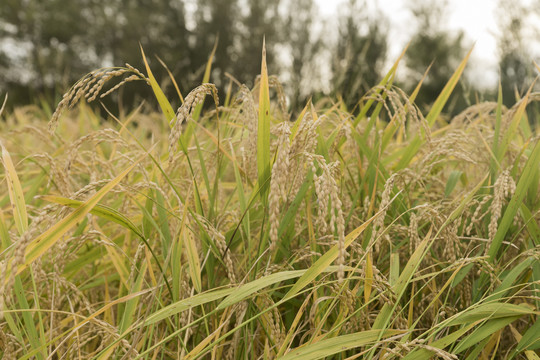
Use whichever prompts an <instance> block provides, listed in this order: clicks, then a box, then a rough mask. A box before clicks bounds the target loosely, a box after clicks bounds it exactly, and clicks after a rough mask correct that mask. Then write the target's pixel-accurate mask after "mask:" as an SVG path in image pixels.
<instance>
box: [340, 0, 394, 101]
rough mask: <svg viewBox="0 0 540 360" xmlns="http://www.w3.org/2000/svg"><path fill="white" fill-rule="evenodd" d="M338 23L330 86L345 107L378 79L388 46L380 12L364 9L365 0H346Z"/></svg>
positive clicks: (357, 98) (384, 25) (383, 21)
mask: <svg viewBox="0 0 540 360" xmlns="http://www.w3.org/2000/svg"><path fill="white" fill-rule="evenodd" d="M339 23H340V25H339V28H338V31H339V36H338V41H337V45H336V50H335V52H334V57H333V59H332V73H333V81H332V82H333V88H334V89H336V91H337V92H338V93H339V94H340V95H341V96H342V97H343V100H344V101H345V103H346V104H347V105H348V106H354V105H355V104H356V102H357V101H358V100H359V99H360V97H361V96H362V95H363V94H364V93H365V92H367V91H368V90H369V89H370V88H371V87H373V86H374V85H376V84H377V83H378V81H379V80H380V77H381V71H382V66H383V65H384V61H385V59H386V52H387V48H388V46H387V39H386V38H387V25H386V20H385V19H384V17H383V16H382V14H381V13H380V12H379V13H377V14H376V15H373V14H370V13H369V12H368V8H367V4H366V1H365V0H363V1H361V2H359V1H358V0H349V2H348V3H347V4H346V5H345V7H344V11H343V13H341V14H340V15H339Z"/></svg>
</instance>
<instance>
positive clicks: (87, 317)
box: [0, 50, 540, 360]
mask: <svg viewBox="0 0 540 360" xmlns="http://www.w3.org/2000/svg"><path fill="white" fill-rule="evenodd" d="M469 54H470V53H469ZM468 56H469V55H467V57H466V58H465V59H463V61H462V63H461V64H460V65H459V67H458V68H457V69H455V72H454V73H453V74H452V75H451V78H450V80H449V82H448V83H447V85H446V87H445V88H444V90H443V91H442V93H441V94H439V96H438V98H437V100H436V101H435V103H434V104H433V105H432V106H431V107H430V108H429V109H427V110H426V109H419V108H418V107H417V106H415V104H414V100H415V97H416V96H417V94H418V93H419V92H420V91H422V87H421V85H422V84H421V83H420V84H418V87H417V88H416V90H415V91H414V92H413V93H412V94H405V93H404V92H403V91H402V90H401V89H399V88H397V87H396V86H394V85H393V83H394V80H395V75H396V70H397V69H398V67H399V60H398V61H397V62H396V63H395V64H394V66H393V67H392V68H391V69H390V70H389V72H388V73H387V75H386V76H385V77H384V78H383V79H382V81H381V82H380V84H379V85H378V86H376V87H374V88H373V89H372V90H371V91H369V92H368V93H367V94H365V95H364V96H363V97H361V98H360V95H359V102H358V105H357V106H356V107H354V108H349V109H347V108H346V107H345V105H344V104H343V102H342V101H340V99H339V98H337V99H323V100H321V101H317V102H313V103H312V102H311V101H309V102H308V103H306V104H305V107H304V108H303V111H301V112H298V113H289V112H288V109H287V106H286V103H285V95H284V90H283V86H286V84H284V85H281V84H280V83H279V81H278V80H277V77H275V76H269V74H268V73H267V67H266V59H265V53H264V50H263V57H262V59H263V60H262V64H261V74H260V76H259V77H258V78H257V80H256V82H255V85H254V87H253V88H248V87H246V86H245V85H240V84H237V83H235V82H234V81H232V80H231V82H230V84H229V85H228V86H226V88H225V91H221V92H218V90H217V88H216V86H215V85H213V84H212V83H210V72H211V64H212V56H210V59H209V61H208V64H207V67H206V72H205V74H204V79H203V80H202V82H201V85H200V86H198V87H197V88H195V89H193V90H192V91H191V92H189V93H187V94H180V91H178V92H177V94H178V97H177V98H175V99H168V98H167V97H166V96H165V95H164V92H163V91H162V90H161V88H160V85H159V82H160V81H163V80H164V79H155V78H154V76H153V75H152V72H151V68H150V66H149V65H148V63H147V62H146V59H145V58H144V54H143V59H144V63H145V65H146V66H145V68H141V69H135V68H134V67H131V66H129V65H126V66H125V67H118V68H104V69H100V70H96V71H94V72H92V73H90V74H88V75H87V76H85V77H83V78H82V79H81V80H80V81H79V82H78V83H76V84H74V85H73V87H72V88H71V89H68V91H67V93H66V95H65V96H64V97H63V98H62V100H61V101H60V103H59V104H58V107H57V108H56V109H49V108H47V107H46V106H35V105H32V106H27V107H19V108H15V109H14V110H13V111H9V112H8V111H3V112H2V115H1V120H2V121H0V140H1V150H2V154H1V158H2V166H0V189H1V192H0V280H1V282H0V357H1V358H2V359H39V360H45V359H152V360H153V359H180V358H181V359H283V360H285V359H299V360H301V359H305V360H313V359H366V360H367V359H369V360H372V359H373V360H383V359H385V360H390V359H406V360H422V359H426V360H428V359H445V360H450V359H486V360H487V359H527V360H534V359H539V355H540V352H539V349H540V321H538V315H539V314H540V312H539V311H540V192H539V186H540V141H539V140H540V126H538V124H539V120H538V119H532V118H531V115H530V114H531V112H530V111H528V110H529V108H530V105H531V103H534V102H536V101H538V100H539V99H540V94H538V93H534V92H533V91H532V90H529V92H527V93H526V94H525V95H524V96H522V97H521V98H520V99H519V100H518V101H516V103H515V105H514V106H512V107H511V108H506V107H505V106H503V105H502V95H499V101H497V102H479V103H477V104H475V105H472V106H470V107H469V108H467V109H466V110H465V111H463V112H462V113H460V114H459V115H457V116H455V117H453V118H450V117H449V116H448V115H446V114H445V105H446V104H447V102H448V101H449V99H451V97H452V92H453V90H454V89H455V87H456V86H459V85H458V82H459V79H460V77H461V75H462V73H463V70H464V69H465V66H466V63H467V60H468ZM400 59H401V58H400ZM165 80H168V81H172V83H173V85H175V84H176V83H175V82H174V79H172V76H171V79H165ZM131 81H139V82H146V83H147V85H148V86H149V87H151V89H152V92H153V96H154V98H153V99H149V100H152V101H155V100H157V104H159V107H156V108H154V109H153V110H150V109H149V106H148V105H142V106H141V107H135V108H130V109H122V111H120V112H119V114H117V113H118V111H116V110H115V111H112V110H111V109H106V110H104V107H102V106H101V105H100V104H99V100H100V99H101V98H102V97H106V96H109V95H110V93H112V92H115V91H116V90H117V89H118V87H120V86H130V84H129V82H131ZM176 89H178V87H177V88H176ZM499 94H500V93H499ZM3 97H4V95H2V98H3ZM150 103H151V102H150ZM171 103H178V104H180V105H179V108H178V109H177V110H175V109H174V108H173V106H172V105H171ZM175 107H176V106H175ZM105 111H108V115H107V114H105V116H103V115H102V114H103V113H105ZM100 114H101V115H100Z"/></svg>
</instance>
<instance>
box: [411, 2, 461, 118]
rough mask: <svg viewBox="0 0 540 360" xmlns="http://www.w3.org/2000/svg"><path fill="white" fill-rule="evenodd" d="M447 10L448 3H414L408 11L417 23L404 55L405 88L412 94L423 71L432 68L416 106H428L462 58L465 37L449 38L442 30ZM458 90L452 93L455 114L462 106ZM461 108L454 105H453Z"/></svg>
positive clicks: (450, 35)
mask: <svg viewBox="0 0 540 360" xmlns="http://www.w3.org/2000/svg"><path fill="white" fill-rule="evenodd" d="M447 8H448V4H447V2H436V1H433V0H432V1H431V2H426V1H415V2H413V3H412V5H411V7H410V9H411V11H412V13H413V15H414V16H415V18H416V20H417V26H418V29H417V32H416V35H415V36H414V37H413V38H412V40H411V43H410V45H409V48H408V50H407V52H406V54H405V64H406V66H407V68H408V70H409V72H410V75H409V76H408V78H409V81H408V83H407V84H406V86H407V87H408V89H409V90H412V89H413V88H414V87H415V86H416V85H417V84H418V83H419V82H420V80H421V79H422V76H423V75H424V73H425V71H426V70H427V69H428V67H429V66H430V64H432V66H431V68H430V70H429V72H428V74H427V77H426V78H425V80H424V82H423V84H422V89H421V90H420V93H419V94H418V97H417V98H416V103H417V104H418V105H420V106H421V107H422V106H430V105H431V104H432V103H433V102H434V101H435V99H437V97H438V96H439V94H440V93H441V92H442V89H443V88H444V86H445V85H446V83H447V82H448V80H449V79H450V77H451V76H452V74H453V73H454V71H455V69H456V68H457V67H458V66H459V64H460V62H461V61H462V60H463V58H464V57H465V48H464V44H463V43H464V34H463V32H462V31H460V32H457V33H456V34H453V35H452V34H450V33H448V32H446V31H444V30H443V28H442V24H444V20H445V19H444V18H443V15H444V14H446V13H447V12H448V11H447ZM460 93H461V87H459V86H457V87H456V88H455V90H454V95H453V99H454V104H453V106H450V111H458V110H459V109H461V108H463V107H464V106H465V102H464V99H463V96H462V95H463V94H460ZM458 100H459V101H460V104H456V101H458Z"/></svg>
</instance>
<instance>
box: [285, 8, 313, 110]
mask: <svg viewBox="0 0 540 360" xmlns="http://www.w3.org/2000/svg"><path fill="white" fill-rule="evenodd" d="M287 14H288V15H287V17H286V24H285V27H284V34H283V35H284V39H283V43H284V45H285V46H286V48H287V51H288V52H289V54H290V58H291V62H290V67H289V72H290V77H289V79H288V81H287V87H288V88H289V89H290V91H289V93H290V100H291V101H290V102H291V104H290V106H291V108H292V109H295V110H298V108H299V107H300V106H302V105H303V104H304V103H305V101H306V100H307V99H306V96H308V94H312V93H313V91H314V90H315V91H317V90H319V89H320V86H321V84H320V83H318V82H319V81H320V76H319V74H318V69H317V66H316V61H315V60H316V58H317V56H318V55H319V52H320V50H321V46H322V40H321V38H320V37H319V36H318V34H317V32H316V30H317V29H315V28H314V23H313V19H315V18H316V17H317V7H316V5H315V3H314V2H313V0H297V1H295V0H289V2H288V4H287Z"/></svg>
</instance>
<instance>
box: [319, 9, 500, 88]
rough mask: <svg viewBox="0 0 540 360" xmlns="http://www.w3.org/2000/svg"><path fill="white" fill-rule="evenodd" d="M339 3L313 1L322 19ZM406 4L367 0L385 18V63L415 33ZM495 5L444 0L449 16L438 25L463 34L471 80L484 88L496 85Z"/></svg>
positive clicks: (394, 56) (397, 52)
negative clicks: (386, 47) (387, 42)
mask: <svg viewBox="0 0 540 360" xmlns="http://www.w3.org/2000/svg"><path fill="white" fill-rule="evenodd" d="M342 2H343V1H338V0H316V3H317V4H318V6H319V10H320V13H321V14H322V15H323V17H324V18H326V17H328V18H330V17H331V16H332V15H333V14H335V13H336V11H337V9H338V7H339V6H340V4H341V3H342ZM406 3H407V1H406V0H378V1H377V0H368V5H371V6H376V7H377V8H378V9H379V10H381V11H382V12H384V14H385V15H386V16H387V17H388V19H389V24H390V29H389V31H390V33H389V39H390V41H389V44H390V49H389V56H388V57H389V58H388V62H389V64H392V63H393V62H394V61H395V59H397V57H398V56H399V54H400V53H401V51H402V50H403V48H404V46H405V45H406V44H407V42H408V41H409V40H410V39H411V37H412V36H413V34H414V31H415V25H413V26H411V24H415V22H414V17H413V15H412V13H411V11H410V10H408V8H407V5H406ZM496 5H497V1H496V0H448V10H449V13H448V14H447V15H446V19H447V21H446V23H445V24H442V25H443V28H444V29H447V30H448V31H449V32H458V31H459V30H463V31H464V32H465V36H466V40H465V41H466V42H465V44H466V47H467V48H468V49H469V48H471V47H472V46H473V45H474V50H473V53H472V55H471V59H470V61H469V64H468V68H469V69H470V70H471V71H470V72H469V74H471V76H472V79H471V80H472V81H474V82H475V83H476V84H478V85H480V86H484V87H487V88H489V87H493V86H496V84H497V80H498V70H497V40H496V36H497V31H498V30H497V20H496V14H495V10H496V9H495V7H496ZM398 76H399V74H398Z"/></svg>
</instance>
